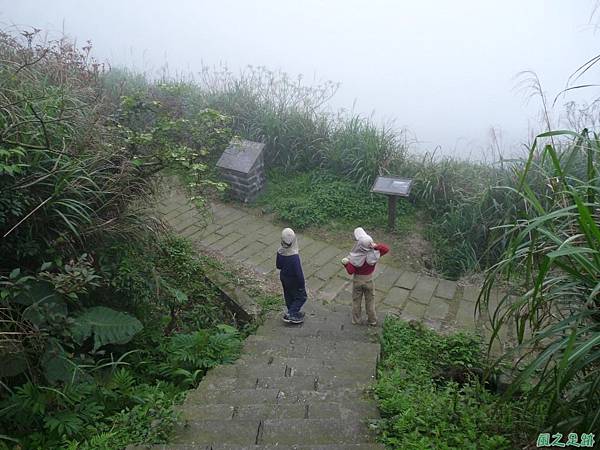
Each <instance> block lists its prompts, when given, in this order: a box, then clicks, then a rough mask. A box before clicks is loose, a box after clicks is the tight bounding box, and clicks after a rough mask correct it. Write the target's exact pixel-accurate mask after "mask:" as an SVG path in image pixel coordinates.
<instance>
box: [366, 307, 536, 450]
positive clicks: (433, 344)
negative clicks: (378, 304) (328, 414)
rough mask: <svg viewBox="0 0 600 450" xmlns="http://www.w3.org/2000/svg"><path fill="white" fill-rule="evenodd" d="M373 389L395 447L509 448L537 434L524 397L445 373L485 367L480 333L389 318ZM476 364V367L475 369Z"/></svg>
mask: <svg viewBox="0 0 600 450" xmlns="http://www.w3.org/2000/svg"><path fill="white" fill-rule="evenodd" d="M382 354H383V358H382V360H381V363H380V365H379V368H378V375H379V376H378V381H377V384H376V386H375V393H376V395H377V398H378V402H379V408H380V410H381V413H382V417H383V418H382V419H381V420H380V421H378V422H377V424H376V427H377V429H378V431H379V434H380V440H381V442H383V443H384V444H386V445H387V446H389V447H391V448H414V449H421V448H436V449H452V448H467V449H510V448H515V447H516V446H523V444H524V443H526V442H527V440H528V436H527V434H528V433H531V432H533V431H536V428H535V416H533V417H531V418H530V419H529V421H528V422H526V421H525V420H524V419H525V416H524V415H523V414H521V410H522V404H521V403H519V402H518V401H509V402H502V401H500V398H499V396H498V395H495V394H494V393H492V392H490V391H489V390H488V389H487V388H486V387H485V385H484V383H482V381H483V379H482V380H480V379H479V378H478V377H476V376H474V375H471V376H465V378H464V379H463V380H461V381H462V382H460V383H459V382H457V381H456V380H454V379H452V378H449V379H448V381H445V382H440V377H441V376H443V375H444V374H445V373H450V372H451V371H450V370H449V369H448V368H461V369H462V370H463V371H464V373H466V374H474V373H476V372H475V369H476V368H481V367H483V364H484V354H483V352H482V351H481V342H480V340H479V338H477V337H476V336H473V335H469V334H464V333H457V334H453V335H449V336H442V335H440V334H437V333H435V332H434V331H431V330H428V329H426V328H424V327H423V326H421V325H420V324H418V323H410V324H409V323H406V322H403V321H401V320H399V319H391V318H388V319H386V321H385V322H384V326H383V335H382ZM469 368H472V372H469V370H468V369H469Z"/></svg>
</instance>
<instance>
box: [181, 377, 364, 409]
mask: <svg viewBox="0 0 600 450" xmlns="http://www.w3.org/2000/svg"><path fill="white" fill-rule="evenodd" d="M292 378H293V377H290V380H291V379H292ZM364 398H365V393H364V391H361V390H357V389H349V388H339V389H329V390H322V391H315V390H301V389H296V388H295V386H294V385H293V381H290V386H289V387H288V388H286V389H271V388H269V389H235V390H229V389H227V390H205V391H204V390H194V391H191V392H190V393H189V394H188V395H187V398H186V400H185V401H186V405H211V404H228V405H232V406H240V405H256V404H262V403H265V404H288V403H317V402H338V403H346V402H352V401H355V400H361V399H364Z"/></svg>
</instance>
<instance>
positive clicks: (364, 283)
mask: <svg viewBox="0 0 600 450" xmlns="http://www.w3.org/2000/svg"><path fill="white" fill-rule="evenodd" d="M363 295H364V297H365V309H366V310H367V317H368V318H369V323H371V324H374V323H377V314H375V297H374V295H373V277H372V276H371V275H354V282H353V284H352V323H354V324H358V323H360V322H361V316H362V298H363Z"/></svg>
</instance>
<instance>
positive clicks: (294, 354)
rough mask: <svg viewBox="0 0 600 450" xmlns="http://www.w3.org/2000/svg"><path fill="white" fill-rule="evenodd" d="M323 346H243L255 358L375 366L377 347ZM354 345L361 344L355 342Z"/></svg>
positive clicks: (369, 345) (331, 344) (263, 343)
mask: <svg viewBox="0 0 600 450" xmlns="http://www.w3.org/2000/svg"><path fill="white" fill-rule="evenodd" d="M322 342H323V345H312V346H310V345H308V343H301V344H288V345H287V346H285V345H274V344H272V343H269V342H264V341H263V342H249V343H247V344H246V345H245V346H244V351H245V353H246V354H251V355H252V356H253V357H256V358H264V357H270V356H273V357H275V356H277V357H282V358H308V357H311V358H319V359H327V360H331V361H335V360H343V361H345V360H361V361H363V363H364V364H376V363H377V355H378V354H379V346H378V345H376V344H366V345H364V346H358V345H357V347H356V348H352V345H351V343H348V342H344V341H342V343H343V345H340V346H339V347H336V345H335V344H336V342H335V341H322ZM355 343H356V344H362V343H360V342H355Z"/></svg>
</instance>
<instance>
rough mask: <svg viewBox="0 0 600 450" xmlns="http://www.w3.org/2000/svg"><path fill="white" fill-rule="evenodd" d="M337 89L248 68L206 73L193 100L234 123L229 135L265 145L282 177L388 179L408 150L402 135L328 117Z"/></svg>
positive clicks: (362, 121)
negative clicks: (304, 173)
mask: <svg viewBox="0 0 600 450" xmlns="http://www.w3.org/2000/svg"><path fill="white" fill-rule="evenodd" d="M336 90H337V85H336V84H334V83H331V82H325V83H322V84H318V85H315V86H306V85H304V84H303V82H302V79H301V78H298V79H292V78H290V77H289V76H288V75H286V74H284V73H280V72H272V71H269V70H267V69H265V68H262V67H258V68H253V67H249V68H248V69H247V70H246V71H243V72H241V73H240V74H239V75H234V74H233V73H231V72H229V71H228V70H226V69H222V70H216V71H215V70H211V69H209V68H205V69H204V71H203V72H202V76H201V78H200V80H199V82H198V90H197V91H196V95H197V97H198V100H199V101H201V102H203V103H204V104H205V105H206V106H208V107H210V108H214V109H217V110H219V111H222V112H224V113H226V114H228V115H230V116H231V117H233V128H234V130H235V131H236V132H237V133H238V134H240V135H242V136H244V137H246V138H248V139H253V140H257V141H261V142H264V143H266V144H267V147H266V152H267V162H268V164H269V165H270V166H271V167H278V168H280V169H281V170H283V171H293V170H310V169H314V168H325V169H329V170H330V171H333V172H335V173H338V174H340V175H341V176H346V177H351V178H352V179H353V180H355V181H356V182H358V183H361V184H365V185H368V184H370V183H371V182H372V181H373V180H374V178H375V177H376V176H377V175H379V174H385V173H393V172H394V171H395V170H396V169H397V168H398V167H399V166H401V164H402V161H403V160H404V158H405V156H406V153H407V149H408V145H407V141H406V139H405V136H404V134H403V133H402V132H398V131H396V130H394V129H393V127H388V126H378V125H376V124H375V123H374V122H373V121H372V120H370V119H369V118H366V117H362V116H360V115H356V114H346V113H342V112H338V113H333V112H331V111H330V110H328V108H327V102H328V101H329V100H330V98H331V97H332V96H333V95H334V94H335V92H336Z"/></svg>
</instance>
